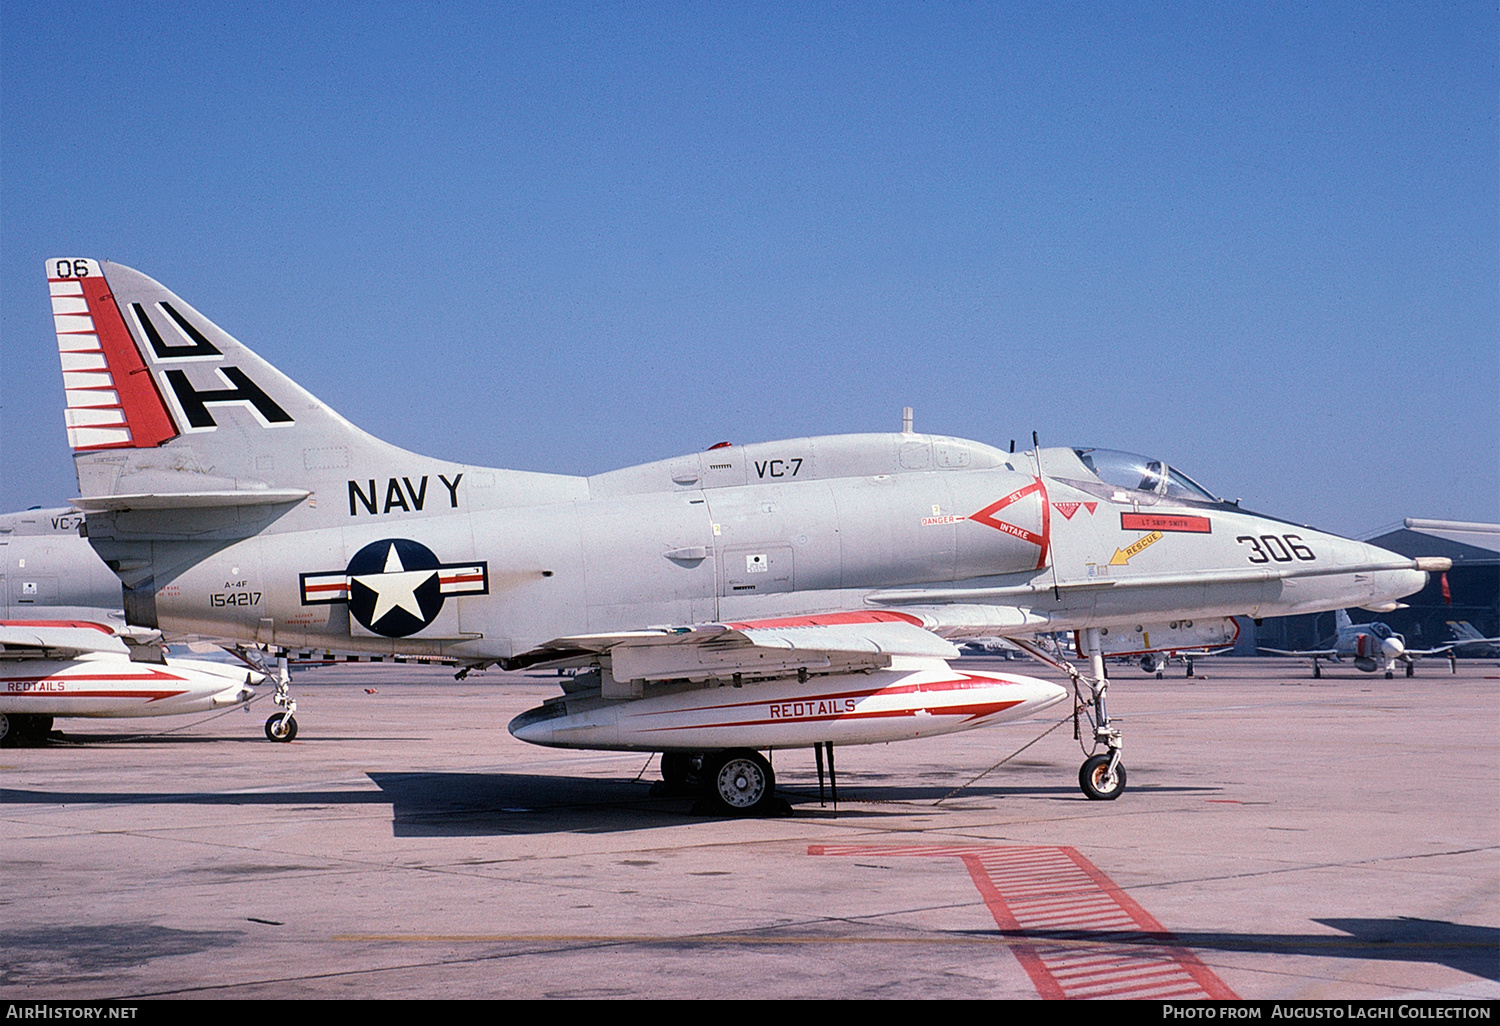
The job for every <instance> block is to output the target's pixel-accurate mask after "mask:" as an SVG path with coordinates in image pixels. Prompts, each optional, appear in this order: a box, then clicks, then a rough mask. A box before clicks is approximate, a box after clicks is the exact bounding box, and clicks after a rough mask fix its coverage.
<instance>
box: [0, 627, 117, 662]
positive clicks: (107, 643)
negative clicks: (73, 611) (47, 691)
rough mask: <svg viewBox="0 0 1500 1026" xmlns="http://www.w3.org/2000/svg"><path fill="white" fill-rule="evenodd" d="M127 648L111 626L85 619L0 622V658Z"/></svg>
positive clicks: (111, 651) (78, 654)
mask: <svg viewBox="0 0 1500 1026" xmlns="http://www.w3.org/2000/svg"><path fill="white" fill-rule="evenodd" d="M128 652H129V649H127V648H126V647H125V642H124V641H123V640H122V639H121V638H120V637H118V636H117V635H116V634H115V632H114V629H113V628H111V627H108V626H106V625H104V624H100V623H90V622H88V621H86V620H9V621H4V622H0V659H77V658H80V657H81V656H86V655H95V654H98V653H109V654H111V655H126V654H128Z"/></svg>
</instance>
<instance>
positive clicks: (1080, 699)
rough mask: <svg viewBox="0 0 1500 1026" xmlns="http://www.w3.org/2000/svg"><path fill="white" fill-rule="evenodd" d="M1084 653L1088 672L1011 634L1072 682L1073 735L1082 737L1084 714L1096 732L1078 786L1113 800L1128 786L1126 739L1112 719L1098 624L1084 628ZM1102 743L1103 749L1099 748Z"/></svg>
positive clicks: (1095, 798)
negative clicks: (1122, 753)
mask: <svg viewBox="0 0 1500 1026" xmlns="http://www.w3.org/2000/svg"><path fill="white" fill-rule="evenodd" d="M1082 636H1083V649H1084V654H1085V655H1087V656H1088V658H1089V671H1090V672H1089V673H1088V674H1085V673H1083V672H1081V671H1080V670H1079V669H1078V668H1077V667H1076V666H1074V665H1073V664H1072V663H1070V662H1068V661H1067V660H1066V659H1062V658H1060V657H1057V656H1054V655H1052V654H1051V653H1049V652H1047V651H1046V650H1045V649H1043V648H1041V647H1040V646H1039V645H1037V644H1035V643H1034V642H1031V641H1027V640H1025V639H1022V638H1011V639H1009V640H1010V641H1012V642H1014V643H1015V644H1016V645H1018V646H1019V647H1020V648H1022V649H1025V650H1026V652H1027V653H1028V654H1029V655H1032V656H1034V657H1035V658H1037V659H1039V660H1041V661H1042V662H1044V663H1046V664H1047V665H1048V666H1051V667H1054V668H1055V669H1058V670H1061V671H1062V672H1063V673H1066V674H1067V675H1068V679H1070V680H1071V681H1072V682H1073V737H1074V739H1075V740H1080V741H1081V740H1082V738H1083V731H1082V724H1081V722H1080V719H1081V718H1087V719H1088V721H1089V725H1090V726H1091V727H1092V728H1093V733H1094V739H1093V741H1094V746H1093V747H1094V750H1093V752H1092V753H1091V754H1090V755H1089V757H1088V758H1087V759H1086V760H1084V763H1083V765H1082V766H1081V767H1079V770H1078V786H1079V787H1081V788H1082V789H1083V793H1084V794H1085V795H1087V796H1088V797H1089V798H1090V799H1091V800H1093V801H1113V800H1114V799H1116V798H1118V797H1120V794H1121V793H1122V792H1123V791H1124V790H1125V765H1124V764H1123V763H1122V762H1121V761H1120V751H1121V749H1122V748H1123V747H1124V742H1123V741H1122V740H1121V738H1120V730H1119V728H1118V727H1116V726H1114V725H1113V724H1112V723H1111V722H1110V719H1109V707H1108V705H1107V703H1106V698H1107V696H1108V693H1109V678H1107V677H1106V676H1105V674H1104V648H1103V646H1102V645H1101V644H1100V643H1099V628H1097V627H1089V628H1087V629H1085V630H1084V631H1083V632H1082ZM1100 745H1103V746H1104V751H1103V752H1099V751H1097V749H1098V747H1099V746H1100Z"/></svg>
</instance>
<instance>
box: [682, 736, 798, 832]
mask: <svg viewBox="0 0 1500 1026" xmlns="http://www.w3.org/2000/svg"><path fill="white" fill-rule="evenodd" d="M661 777H662V782H663V784H664V785H665V787H664V791H665V792H666V793H667V794H697V795H699V796H701V798H702V799H703V802H704V804H705V805H706V806H707V808H706V810H705V811H711V812H713V813H715V814H717V815H723V816H775V815H786V814H787V813H789V812H790V808H791V807H790V806H788V805H787V803H786V802H785V801H784V800H783V799H780V798H777V797H776V773H775V771H774V770H772V769H771V764H770V763H769V762H767V761H766V760H765V757H764V756H762V755H761V754H760V753H759V752H756V751H752V750H750V749H748V748H732V749H729V750H728V751H722V752H663V753H662V756H661Z"/></svg>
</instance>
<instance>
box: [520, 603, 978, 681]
mask: <svg viewBox="0 0 1500 1026" xmlns="http://www.w3.org/2000/svg"><path fill="white" fill-rule="evenodd" d="M548 652H556V653H558V657H559V658H564V657H566V656H570V655H571V656H573V657H576V656H577V655H578V654H579V653H591V654H593V655H595V656H604V657H607V658H608V660H609V663H610V672H611V675H612V676H613V677H614V679H615V680H617V681H619V682H621V683H626V682H629V681H632V680H694V681H702V680H711V679H716V678H728V677H732V676H734V675H736V674H739V675H753V676H778V675H784V674H790V673H795V672H798V671H800V670H828V669H832V668H835V667H837V668H838V669H840V670H856V669H863V668H871V669H873V668H878V667H884V666H889V665H890V661H891V659H892V658H894V657H901V656H909V657H916V658H929V659H954V658H957V657H958V654H959V652H958V649H957V648H955V647H954V646H953V644H952V643H951V642H949V641H946V640H945V639H943V638H941V637H939V636H938V635H937V634H934V633H933V632H932V631H931V630H928V629H927V627H926V626H925V625H924V623H923V621H922V619H921V618H919V617H917V616H914V615H910V614H908V613H904V612H903V613H897V612H890V611H886V610H860V611H856V612H841V613H825V614H819V615H814V616H799V617H786V618H782V619H769V620H748V621H742V622H735V623H704V624H691V625H686V626H680V627H659V628H652V629H649V630H643V631H622V632H620V633H617V634H592V635H579V636H574V637H567V638H556V639H554V640H552V641H549V642H548V643H547V644H546V645H543V646H542V647H541V649H540V650H539V652H538V653H536V655H543V656H545V654H546V653H548ZM523 658H526V659H527V660H528V661H530V662H535V661H536V660H535V659H531V658H530V656H528V657H523Z"/></svg>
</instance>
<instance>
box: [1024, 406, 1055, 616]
mask: <svg viewBox="0 0 1500 1026" xmlns="http://www.w3.org/2000/svg"><path fill="white" fill-rule="evenodd" d="M1031 458H1032V460H1033V461H1035V465H1036V479H1037V482H1038V483H1040V482H1041V480H1042V443H1041V440H1040V439H1038V438H1037V434H1036V432H1035V431H1033V432H1032V433H1031ZM1046 503H1047V490H1046V488H1045V486H1044V487H1043V489H1042V504H1043V505H1044V506H1045V505H1046ZM1046 513H1047V511H1046V510H1045V509H1043V510H1042V515H1043V516H1045V515H1046ZM1047 544H1048V546H1049V547H1050V546H1051V544H1052V539H1051V538H1050V537H1049V538H1048V539H1047ZM1044 555H1045V556H1047V562H1048V563H1049V564H1050V565H1051V567H1052V597H1053V598H1054V599H1056V600H1057V601H1058V602H1061V601H1062V589H1061V588H1060V587H1058V584H1057V560H1055V559H1053V558H1051V557H1052V553H1050V552H1047V553H1044Z"/></svg>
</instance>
